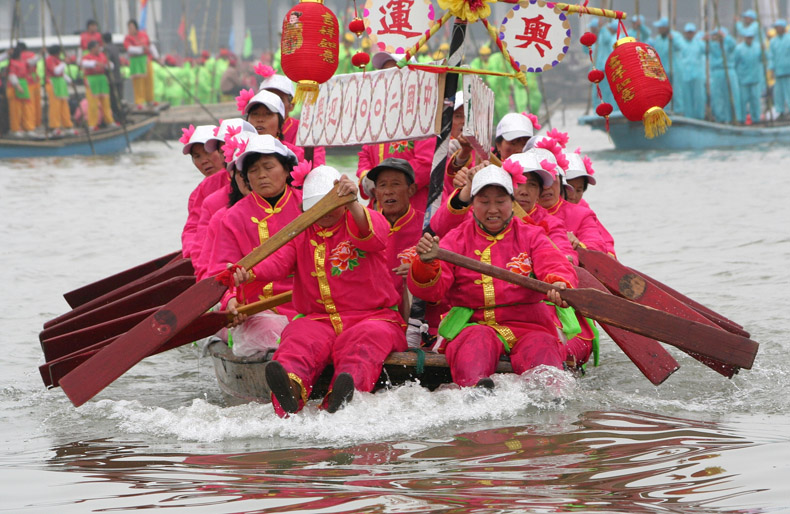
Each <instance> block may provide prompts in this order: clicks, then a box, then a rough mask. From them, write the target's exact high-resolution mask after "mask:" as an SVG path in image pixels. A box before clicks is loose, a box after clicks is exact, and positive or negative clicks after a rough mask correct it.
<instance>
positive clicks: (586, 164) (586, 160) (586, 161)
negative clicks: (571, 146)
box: [582, 155, 595, 176]
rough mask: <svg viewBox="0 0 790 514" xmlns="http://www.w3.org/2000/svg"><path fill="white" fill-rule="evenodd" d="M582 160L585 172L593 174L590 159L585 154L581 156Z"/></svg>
mask: <svg viewBox="0 0 790 514" xmlns="http://www.w3.org/2000/svg"><path fill="white" fill-rule="evenodd" d="M582 162H583V163H584V168H585V169H586V170H587V174H588V175H590V176H593V175H594V174H595V170H594V169H593V167H592V161H591V160H590V158H589V157H587V156H586V155H585V156H584V157H582Z"/></svg>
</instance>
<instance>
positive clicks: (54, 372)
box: [38, 291, 292, 387]
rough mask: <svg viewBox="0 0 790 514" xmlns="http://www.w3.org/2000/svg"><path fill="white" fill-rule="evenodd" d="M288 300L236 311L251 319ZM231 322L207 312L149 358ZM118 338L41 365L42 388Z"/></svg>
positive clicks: (278, 297) (282, 295)
mask: <svg viewBox="0 0 790 514" xmlns="http://www.w3.org/2000/svg"><path fill="white" fill-rule="evenodd" d="M291 296H292V293H291V291H287V292H285V293H280V294H278V295H275V296H272V297H271V298H267V299H265V300H260V301H258V302H255V303H251V304H249V305H242V306H241V307H239V308H238V311H239V312H240V313H243V314H246V315H248V316H251V315H253V314H257V313H259V312H263V311H266V310H269V309H273V308H275V307H277V306H278V305H282V304H284V303H288V302H290V301H291ZM232 319H233V315H232V314H230V313H229V312H227V311H221V312H207V313H205V314H203V315H202V316H200V317H199V318H198V319H196V320H195V321H193V322H192V323H190V324H189V326H188V327H186V328H185V329H184V330H183V331H182V332H179V333H178V335H176V336H175V337H173V338H172V339H171V340H169V341H168V342H167V343H165V344H164V345H163V346H161V347H159V348H157V349H156V350H154V351H153V352H152V353H150V354H149V356H151V355H155V354H157V353H162V352H165V351H167V350H172V349H173V348H176V347H178V346H182V345H185V344H189V343H191V342H192V341H198V340H200V339H203V338H204V337H209V336H212V335H214V334H216V333H217V332H218V331H219V330H221V329H222V328H223V327H225V326H227V324H228V323H229V322H230V321H232ZM118 337H119V336H115V337H110V338H108V339H105V340H102V341H99V342H97V343H96V344H93V345H91V346H89V347H87V348H83V349H81V350H79V351H76V352H73V353H70V354H67V355H64V356H62V357H60V358H58V359H55V360H53V361H51V362H47V363H46V364H42V365H41V366H39V368H38V370H39V373H41V378H42V379H43V380H44V385H46V386H47V387H57V386H58V385H59V384H60V379H61V378H63V377H64V376H66V375H67V374H69V373H70V372H71V371H72V370H73V369H75V368H76V367H77V366H79V365H80V364H82V363H83V362H85V361H87V360H88V359H90V358H91V357H92V356H94V355H96V354H97V353H98V352H99V350H101V349H102V348H104V347H105V346H107V345H109V344H111V343H112V342H113V341H115V340H116V339H117V338H118Z"/></svg>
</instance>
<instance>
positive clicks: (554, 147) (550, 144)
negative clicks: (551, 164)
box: [535, 138, 570, 170]
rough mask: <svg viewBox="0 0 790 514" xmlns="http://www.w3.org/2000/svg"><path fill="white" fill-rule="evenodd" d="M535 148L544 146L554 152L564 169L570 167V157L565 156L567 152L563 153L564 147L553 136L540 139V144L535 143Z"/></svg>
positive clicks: (558, 162)
mask: <svg viewBox="0 0 790 514" xmlns="http://www.w3.org/2000/svg"><path fill="white" fill-rule="evenodd" d="M535 148H543V149H545V150H548V151H550V152H551V153H553V154H554V158H555V159H557V164H559V165H560V167H561V168H562V169H564V170H567V169H568V166H569V165H570V162H568V158H567V157H565V154H564V153H562V148H561V147H560V144H559V143H558V142H557V141H556V140H554V139H551V138H545V139H542V140H540V141H538V144H536V145H535Z"/></svg>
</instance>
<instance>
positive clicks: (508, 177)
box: [471, 159, 527, 196]
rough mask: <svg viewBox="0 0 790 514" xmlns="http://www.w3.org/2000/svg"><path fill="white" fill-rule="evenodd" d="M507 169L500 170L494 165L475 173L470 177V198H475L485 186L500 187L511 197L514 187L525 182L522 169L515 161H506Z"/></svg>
mask: <svg viewBox="0 0 790 514" xmlns="http://www.w3.org/2000/svg"><path fill="white" fill-rule="evenodd" d="M505 163H507V167H504V166H505V164H504V163H503V167H502V168H500V167H499V166H496V165H494V164H489V165H488V166H486V167H485V168H483V169H482V170H480V171H478V172H477V173H475V176H474V177H472V191H471V193H472V196H475V195H476V194H477V193H479V192H480V191H481V190H482V189H483V188H484V187H486V186H500V187H503V188H504V189H505V191H507V193H508V194H509V195H511V196H512V195H513V190H514V189H515V187H514V186H517V185H518V184H523V183H524V182H526V181H527V179H526V177H524V168H523V167H522V166H521V165H520V164H519V163H518V162H516V161H511V160H509V159H508V160H507V161H505Z"/></svg>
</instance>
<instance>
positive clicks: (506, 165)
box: [181, 56, 614, 416]
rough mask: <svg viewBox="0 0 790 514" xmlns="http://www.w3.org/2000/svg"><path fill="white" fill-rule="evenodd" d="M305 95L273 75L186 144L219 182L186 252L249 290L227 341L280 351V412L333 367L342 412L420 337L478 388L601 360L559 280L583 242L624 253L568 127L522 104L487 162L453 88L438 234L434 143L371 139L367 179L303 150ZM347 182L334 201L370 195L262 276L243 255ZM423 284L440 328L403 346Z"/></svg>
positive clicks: (211, 181) (204, 272) (431, 323)
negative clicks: (503, 271) (590, 193)
mask: <svg viewBox="0 0 790 514" xmlns="http://www.w3.org/2000/svg"><path fill="white" fill-rule="evenodd" d="M395 59H396V57H395V56H393V62H392V63H391V64H394V60H395ZM388 64H389V63H388ZM293 94H294V90H293V85H292V83H291V82H290V81H289V80H288V79H287V78H286V77H283V76H281V75H277V74H275V75H271V76H269V77H268V78H266V79H265V80H264V81H263V82H262V83H261V85H260V89H259V90H258V92H257V93H255V94H254V96H252V97H251V98H250V97H249V96H246V95H240V101H239V110H240V111H241V112H242V115H243V117H240V118H234V119H229V120H224V121H222V122H221V123H220V125H219V126H198V127H192V126H190V128H189V129H184V135H183V137H182V139H181V142H182V143H183V144H184V147H183V152H184V154H185V155H189V156H191V158H192V162H193V164H194V165H195V167H196V168H197V169H198V170H199V171H200V172H201V173H202V174H203V175H204V176H205V178H204V179H203V180H202V181H201V183H200V184H199V185H198V187H197V188H196V189H195V190H194V191H193V193H192V194H191V195H190V198H189V207H188V208H189V215H188V219H187V223H186V225H185V227H184V232H183V235H182V244H183V246H182V247H183V255H184V257H187V258H190V259H191V260H192V263H193V266H194V268H195V272H196V276H197V278H198V279H202V278H206V277H209V276H213V275H216V274H219V273H221V272H223V271H225V270H228V269H229V268H230V270H231V274H232V277H233V284H234V285H235V287H231V288H230V289H229V291H228V293H227V294H226V295H225V297H224V298H223V300H222V302H221V305H220V307H221V308H222V309H226V310H228V311H229V312H230V313H232V314H233V315H234V316H235V318H234V322H233V323H232V328H230V330H229V331H227V332H228V333H226V334H224V337H230V338H231V339H233V348H234V351H235V349H236V348H237V347H239V348H241V347H244V344H245V343H244V341H242V340H240V339H241V338H242V335H243V336H244V337H248V338H252V339H255V340H256V341H258V342H260V341H265V342H264V343H263V344H264V346H268V347H271V348H274V347H276V351H275V352H274V354H273V357H272V361H271V362H269V363H268V364H267V367H266V370H265V376H266V381H267V384H268V386H269V388H270V389H271V392H272V404H273V406H274V409H275V411H276V412H277V414H278V415H280V416H288V415H289V414H293V413H296V412H298V411H300V410H301V409H302V408H303V407H304V405H305V402H306V401H307V399H308V398H309V397H310V393H311V390H312V388H313V386H314V384H315V383H316V380H317V379H318V378H319V376H320V375H321V373H322V371H323V370H324V368H325V367H326V366H327V365H330V364H331V365H333V367H334V376H333V377H332V383H331V385H330V392H329V393H328V394H327V396H326V397H325V398H324V399H323V401H322V402H321V408H323V409H326V410H327V411H328V412H335V411H337V410H338V409H340V408H341V407H342V406H343V405H345V404H346V403H347V402H348V401H350V400H351V399H352V397H353V394H354V391H356V390H358V391H365V392H369V391H372V390H373V388H374V386H375V384H376V382H377V380H378V379H379V376H380V374H381V371H382V366H383V363H384V361H385V359H386V358H387V357H388V355H389V354H390V353H391V352H401V351H406V350H407V348H408V347H409V346H429V345H432V346H433V349H434V350H435V351H439V352H443V353H445V354H446V358H447V362H448V365H449V367H450V370H451V373H452V378H453V381H454V382H455V383H456V384H457V385H458V386H461V387H477V388H480V389H479V390H480V391H481V392H491V391H492V390H493V389H494V386H495V384H494V381H493V380H492V379H491V375H492V374H493V373H494V371H495V369H496V366H497V362H498V361H499V360H500V358H502V357H503V356H505V355H507V356H508V357H509V359H510V361H511V363H512V367H513V371H514V372H515V373H518V374H521V373H523V372H525V371H526V370H529V369H532V368H535V367H537V366H540V365H545V366H551V367H554V368H559V369H567V368H569V367H580V366H582V365H584V364H585V363H586V362H587V361H588V359H589V358H590V356H591V354H593V353H595V354H596V360H597V331H596V329H595V326H594V325H593V324H592V322H588V320H586V319H584V318H582V317H581V316H577V315H576V313H575V312H574V311H573V310H572V309H570V308H569V307H568V306H567V304H566V303H564V301H563V299H562V291H563V290H564V289H565V288H573V287H576V286H577V276H576V273H575V271H574V264H577V263H578V256H577V253H576V250H575V249H576V248H578V247H579V246H582V247H586V248H589V249H593V250H599V251H602V252H607V253H609V254H611V255H612V256H614V242H613V240H612V237H611V236H610V235H609V233H608V232H607V231H606V229H604V227H603V226H602V225H601V223H600V222H599V221H598V219H597V217H596V216H595V214H594V213H593V211H591V210H590V209H589V207H588V206H587V204H586V202H585V201H584V200H583V199H582V197H583V195H584V192H585V191H586V189H587V187H588V186H589V185H594V184H595V183H596V179H595V176H594V172H593V169H592V165H591V162H590V160H589V159H588V158H587V157H583V156H582V155H580V153H579V152H578V151H577V152H573V151H570V150H568V149H566V147H567V144H568V136H567V134H564V133H562V132H560V131H558V130H552V131H549V132H548V133H547V134H546V135H544V136H535V133H536V131H537V130H539V129H540V126H539V125H538V124H537V118H536V117H535V116H534V115H531V114H522V113H508V114H507V115H505V116H504V117H503V118H502V119H501V120H500V121H499V123H498V125H497V127H496V141H495V149H493V153H494V154H495V155H496V156H497V158H498V159H499V161H497V160H496V159H493V158H491V160H493V161H495V162H501V163H502V165H501V166H497V165H494V164H491V163H490V162H489V156H480V155H476V153H475V151H474V149H473V148H472V146H471V145H470V144H469V143H468V141H467V140H466V139H465V138H464V137H463V135H462V134H461V129H462V126H463V119H464V118H463V108H464V107H463V102H462V101H461V99H460V94H459V95H457V97H459V98H457V100H456V102H455V105H454V110H455V112H454V122H453V128H452V135H451V137H452V140H451V150H450V151H451V155H449V154H448V158H447V166H446V174H445V184H444V191H443V194H442V206H441V208H440V209H439V210H438V211H437V212H436V214H435V215H434V216H433V218H432V219H431V222H430V230H426V231H424V230H423V218H424V216H423V212H424V210H425V208H426V201H427V198H428V183H429V179H430V174H431V163H432V160H433V155H434V151H435V145H436V140H435V138H429V139H426V140H418V141H402V142H391V143H379V144H369V145H364V146H363V148H362V150H361V151H360V152H359V164H358V169H357V179H358V180H356V181H355V180H352V179H351V178H349V177H348V176H347V175H344V174H342V173H340V172H339V171H338V170H337V169H335V168H333V167H331V166H327V165H326V164H325V152H324V151H323V149H319V148H315V149H303V148H300V147H297V146H295V145H294V138H295V132H296V130H292V131H289V132H290V134H291V136H292V137H290V138H289V137H285V136H284V134H283V129H284V126H285V125H286V124H288V125H289V126H295V125H298V121H297V120H293V119H291V118H289V117H288V113H289V112H290V110H291V108H292V107H293V106H292V104H291V101H292V99H293ZM305 153H308V157H310V156H312V158H308V159H306V158H305ZM335 186H337V190H336V192H333V193H332V194H338V195H340V196H343V195H348V194H353V195H355V196H356V195H359V196H357V198H359V197H361V198H362V199H363V201H367V205H363V203H360V201H359V200H357V201H354V202H352V203H350V204H348V205H345V206H343V207H339V208H337V209H335V210H334V211H332V212H330V213H329V214H327V215H325V216H324V217H322V218H321V219H320V220H319V221H318V222H316V223H315V224H313V225H312V226H310V227H309V228H308V229H306V230H305V231H304V232H302V233H301V234H299V235H298V236H296V237H295V238H293V239H292V240H291V241H289V242H288V243H287V244H285V246H283V247H282V248H281V249H280V250H278V251H277V252H275V253H274V254H273V255H271V256H270V257H268V258H267V259H265V260H264V261H262V262H261V263H259V264H258V265H256V266H254V267H253V268H252V269H244V268H241V267H238V266H236V265H235V264H234V263H237V262H238V261H239V260H240V259H241V258H242V257H244V256H245V255H246V254H248V253H250V252H251V251H252V250H253V249H255V248H256V247H257V246H259V245H260V244H262V243H263V242H265V241H266V240H267V239H268V238H270V237H271V236H272V235H273V234H274V233H276V232H277V231H279V230H280V229H282V228H283V227H284V226H285V225H286V224H288V223H289V222H291V221H293V220H294V219H295V218H296V217H297V216H299V215H300V214H301V213H302V212H303V211H306V210H308V209H310V208H311V207H312V206H314V205H315V204H316V203H317V202H318V201H319V200H320V199H321V198H323V197H324V196H325V195H326V194H328V193H330V192H331V191H332V190H333V188H334V187H335ZM514 209H515V210H516V211H518V212H519V214H515V213H514ZM439 247H442V248H446V249H448V250H450V251H452V252H456V253H458V254H461V255H465V256H468V257H471V258H474V259H476V260H479V261H482V262H485V263H489V264H493V265H495V266H499V267H502V268H507V269H509V270H510V271H512V272H514V273H520V274H523V275H528V276H533V277H536V278H538V279H539V280H543V281H545V282H549V283H551V284H553V285H554V289H552V290H551V291H550V292H549V293H548V294H547V295H545V296H544V295H542V294H540V293H536V292H533V291H530V290H527V289H524V288H521V287H518V286H515V285H512V284H510V283H507V282H504V281H501V280H496V279H492V278H491V277H489V276H487V275H481V274H480V273H476V272H472V271H469V270H467V269H464V268H461V267H457V266H454V265H451V264H448V263H446V262H443V261H439V260H438V259H437V258H436V255H437V250H438V248H439ZM287 291H293V296H292V301H291V302H289V303H286V304H282V305H280V306H279V307H277V308H276V310H275V311H274V312H266V313H262V314H256V315H252V316H249V317H248V316H246V315H244V314H242V313H241V312H240V311H239V307H240V306H241V305H243V304H249V303H252V302H256V301H258V300H261V299H265V298H270V297H272V296H274V295H276V294H278V293H282V292H287ZM409 293H410V294H411V295H412V296H413V297H414V298H419V299H421V300H422V301H424V302H425V303H426V308H425V318H426V319H425V320H420V321H417V323H416V324H417V325H420V324H422V323H424V324H427V325H428V327H429V328H428V332H429V334H430V335H432V336H433V337H430V338H428V337H426V338H424V339H423V338H421V337H420V334H419V333H417V334H416V338H412V337H411V336H412V331H409V332H410V337H409V341H408V342H407V327H408V326H409V325H410V324H411V323H409V321H410V320H409V309H408V307H404V304H407V302H404V301H403V300H404V298H407V299H408V298H409ZM399 306H400V310H399ZM411 321H412V322H414V320H411ZM242 329H243V330H242ZM417 332H419V330H418V331H417ZM265 334H271V336H266V335H265ZM259 336H260V337H259ZM267 337H268V338H267ZM429 339H430V340H431V342H430V343H428V342H426V341H427V340H429ZM434 341H435V342H434ZM594 347H595V350H594ZM248 348H249V346H248ZM264 349H266V348H264V347H259V348H258V350H264Z"/></svg>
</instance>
